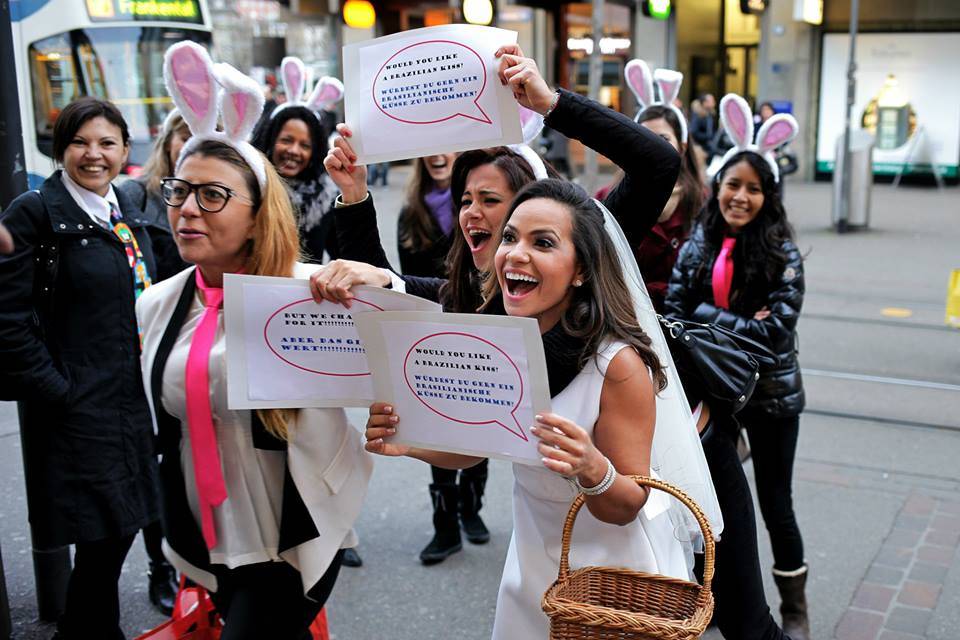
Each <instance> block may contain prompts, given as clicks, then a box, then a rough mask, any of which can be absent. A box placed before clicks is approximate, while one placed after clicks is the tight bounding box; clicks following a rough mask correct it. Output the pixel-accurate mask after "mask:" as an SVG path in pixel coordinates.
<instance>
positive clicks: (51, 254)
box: [33, 191, 60, 330]
mask: <svg viewBox="0 0 960 640" xmlns="http://www.w3.org/2000/svg"><path fill="white" fill-rule="evenodd" d="M33 193H35V194H36V195H37V200H39V202H40V206H41V207H42V208H43V213H44V217H45V218H48V219H49V217H50V216H49V213H48V212H47V205H46V203H45V202H44V200H43V194H41V193H40V192H39V191H34V192H33ZM40 226H41V228H42V229H44V231H43V232H42V234H41V237H40V242H39V243H37V246H36V249H35V250H34V263H35V272H34V276H33V308H34V309H36V311H37V313H38V315H39V317H38V318H37V320H38V325H39V326H40V328H41V330H42V328H43V322H44V320H45V318H47V317H49V316H50V314H52V313H53V299H54V293H55V291H56V284H57V271H58V268H59V266H60V239H59V238H58V237H57V234H55V233H53V230H52V229H50V228H48V227H49V225H40Z"/></svg>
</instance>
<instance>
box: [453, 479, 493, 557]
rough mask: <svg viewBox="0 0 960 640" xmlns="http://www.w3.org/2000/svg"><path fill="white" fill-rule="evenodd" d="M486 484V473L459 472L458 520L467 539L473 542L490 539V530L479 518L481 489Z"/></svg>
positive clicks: (481, 542)
mask: <svg viewBox="0 0 960 640" xmlns="http://www.w3.org/2000/svg"><path fill="white" fill-rule="evenodd" d="M484 471H485V470H484ZM486 486H487V474H486V473H483V475H482V476H479V477H471V476H468V475H466V474H463V473H461V474H460V487H459V489H460V522H462V523H463V532H464V533H465V534H467V540H469V541H470V542H472V543H473V544H485V543H487V542H489V541H490V531H489V530H488V529H487V525H485V524H483V520H482V519H481V518H480V507H482V506H483V490H484V488H485V487H486Z"/></svg>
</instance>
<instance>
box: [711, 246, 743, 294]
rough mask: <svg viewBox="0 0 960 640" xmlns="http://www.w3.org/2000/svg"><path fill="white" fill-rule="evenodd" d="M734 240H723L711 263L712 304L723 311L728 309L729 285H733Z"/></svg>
mask: <svg viewBox="0 0 960 640" xmlns="http://www.w3.org/2000/svg"><path fill="white" fill-rule="evenodd" d="M736 243H737V239H736V238H724V239H723V246H722V247H720V253H719V254H718V255H717V260H716V262H714V263H713V278H712V280H711V284H712V285H713V302H714V304H716V305H717V306H718V307H721V308H723V309H729V308H730V285H731V284H732V283H733V247H734V245H735V244H736Z"/></svg>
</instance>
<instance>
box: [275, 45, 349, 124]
mask: <svg viewBox="0 0 960 640" xmlns="http://www.w3.org/2000/svg"><path fill="white" fill-rule="evenodd" d="M312 75H313V74H312V73H311V70H310V69H308V68H307V66H306V65H305V64H303V60H301V59H300V58H297V57H294V56H286V57H285V58H284V59H283V60H282V61H281V62H280V79H281V81H282V82H283V89H284V91H285V92H286V94H287V101H286V102H284V103H283V104H281V105H277V106H276V107H275V108H274V110H273V111H272V112H271V113H270V119H271V120H272V119H273V118H275V117H277V114H278V113H280V112H281V111H283V110H284V109H286V108H287V107H306V108H307V109H310V110H311V111H313V112H314V113H316V112H318V111H320V110H322V109H326V108H327V107H329V106H331V105H334V104H336V103H338V102H340V100H342V99H343V83H342V82H340V81H339V80H337V79H336V78H334V77H333V76H323V77H322V78H320V80H319V81H318V82H317V84H316V86H314V87H313V90H311V89H310V83H311V81H312Z"/></svg>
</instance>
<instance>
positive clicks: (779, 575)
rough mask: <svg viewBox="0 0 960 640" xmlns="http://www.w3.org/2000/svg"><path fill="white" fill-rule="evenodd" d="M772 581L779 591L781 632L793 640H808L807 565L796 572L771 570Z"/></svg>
mask: <svg viewBox="0 0 960 640" xmlns="http://www.w3.org/2000/svg"><path fill="white" fill-rule="evenodd" d="M773 580H774V582H776V583H777V589H779V591H780V616H781V618H782V620H783V632H784V633H786V634H787V635H788V636H790V637H791V638H792V639H793V640H810V619H809V617H808V616H807V594H806V592H805V591H806V586H807V565H803V567H801V568H800V569H799V570H797V571H777V570H776V569H774V570H773Z"/></svg>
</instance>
